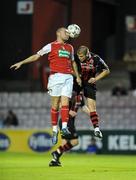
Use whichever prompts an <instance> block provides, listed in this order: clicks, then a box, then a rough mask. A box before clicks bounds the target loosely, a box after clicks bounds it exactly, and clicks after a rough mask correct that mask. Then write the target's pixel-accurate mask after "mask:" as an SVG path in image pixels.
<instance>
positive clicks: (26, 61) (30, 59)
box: [10, 54, 40, 70]
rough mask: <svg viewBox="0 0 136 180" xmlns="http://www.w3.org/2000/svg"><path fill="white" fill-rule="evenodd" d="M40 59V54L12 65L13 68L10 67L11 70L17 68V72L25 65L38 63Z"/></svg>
mask: <svg viewBox="0 0 136 180" xmlns="http://www.w3.org/2000/svg"><path fill="white" fill-rule="evenodd" d="M39 58H40V55H39V54H34V55H32V56H30V57H28V58H26V59H25V60H23V61H20V62H18V63H15V64H13V65H11V66H10V69H11V68H15V70H16V69H19V68H20V67H21V66H22V65H23V64H28V63H31V62H34V61H37V60H38V59H39Z"/></svg>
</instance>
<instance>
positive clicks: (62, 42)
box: [56, 38, 65, 44]
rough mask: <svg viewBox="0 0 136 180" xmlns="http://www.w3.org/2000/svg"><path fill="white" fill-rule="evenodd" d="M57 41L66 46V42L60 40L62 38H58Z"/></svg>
mask: <svg viewBox="0 0 136 180" xmlns="http://www.w3.org/2000/svg"><path fill="white" fill-rule="evenodd" d="M56 41H57V42H59V43H61V44H65V42H64V41H63V40H62V39H60V38H57V40H56Z"/></svg>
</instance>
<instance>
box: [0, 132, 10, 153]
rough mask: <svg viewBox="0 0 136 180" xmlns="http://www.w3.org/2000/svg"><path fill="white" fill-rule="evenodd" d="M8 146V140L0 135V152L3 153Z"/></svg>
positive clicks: (3, 135) (5, 136)
mask: <svg viewBox="0 0 136 180" xmlns="http://www.w3.org/2000/svg"><path fill="white" fill-rule="evenodd" d="M9 146H10V139H9V137H8V136H7V135H5V134H3V133H0V151H5V150H7V149H8V148H9Z"/></svg>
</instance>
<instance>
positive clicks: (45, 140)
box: [28, 132, 52, 152]
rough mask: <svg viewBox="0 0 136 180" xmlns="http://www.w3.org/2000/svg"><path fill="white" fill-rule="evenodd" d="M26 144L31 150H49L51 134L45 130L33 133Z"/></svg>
mask: <svg viewBox="0 0 136 180" xmlns="http://www.w3.org/2000/svg"><path fill="white" fill-rule="evenodd" d="M28 144H29V146H30V148H31V149H32V150H33V151H37V152H45V151H49V150H50V149H51V147H52V142H51V135H50V134H48V133H46V132H37V133H34V134H32V135H31V136H30V138H29V140H28Z"/></svg>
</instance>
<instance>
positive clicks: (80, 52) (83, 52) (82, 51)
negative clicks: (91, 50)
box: [77, 46, 88, 55]
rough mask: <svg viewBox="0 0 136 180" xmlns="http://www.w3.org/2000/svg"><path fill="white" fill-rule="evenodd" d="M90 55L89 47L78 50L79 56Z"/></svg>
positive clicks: (81, 47)
mask: <svg viewBox="0 0 136 180" xmlns="http://www.w3.org/2000/svg"><path fill="white" fill-rule="evenodd" d="M87 53H88V47H87V46H80V47H79V48H78V50H77V54H84V55H86V54H87Z"/></svg>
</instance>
